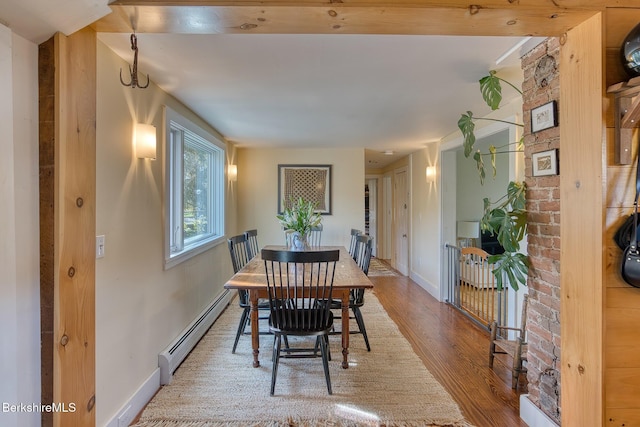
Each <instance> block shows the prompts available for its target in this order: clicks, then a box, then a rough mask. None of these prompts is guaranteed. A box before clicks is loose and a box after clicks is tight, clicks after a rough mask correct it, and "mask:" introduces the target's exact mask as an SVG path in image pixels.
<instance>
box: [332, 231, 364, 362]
mask: <svg viewBox="0 0 640 427" xmlns="http://www.w3.org/2000/svg"><path fill="white" fill-rule="evenodd" d="M372 252H373V238H372V237H370V236H367V235H364V234H360V235H358V236H356V238H355V249H354V254H355V256H354V261H355V262H356V264H358V267H360V269H361V270H362V272H363V273H364V274H366V275H369V265H370V264H371V254H372ZM363 305H364V289H352V290H351V292H350V293H349V309H350V310H351V311H352V312H353V317H350V319H354V320H355V321H356V324H357V325H358V330H357V331H349V332H350V333H352V334H362V337H363V338H364V344H365V345H366V346H367V351H371V346H370V345H369V336H368V335H367V328H366V327H365V324H364V317H363V316H362V311H360V307H362V306H363ZM341 308H342V301H340V300H339V299H332V300H331V309H332V310H339V309H341ZM334 317H335V318H336V319H340V318H341V316H338V315H335V316H334ZM331 333H332V334H339V333H340V332H336V331H332V332H331Z"/></svg>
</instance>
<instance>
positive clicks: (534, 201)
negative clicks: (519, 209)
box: [522, 38, 562, 423]
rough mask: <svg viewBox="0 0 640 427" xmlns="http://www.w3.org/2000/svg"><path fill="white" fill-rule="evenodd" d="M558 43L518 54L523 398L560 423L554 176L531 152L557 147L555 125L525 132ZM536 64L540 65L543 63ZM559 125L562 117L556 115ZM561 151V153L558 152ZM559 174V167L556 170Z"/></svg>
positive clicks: (554, 65) (555, 95)
mask: <svg viewBox="0 0 640 427" xmlns="http://www.w3.org/2000/svg"><path fill="white" fill-rule="evenodd" d="M559 54H560V44H559V41H558V39H557V38H550V39H547V40H546V41H545V42H544V43H542V44H541V45H539V46H538V47H537V48H535V49H534V50H532V51H531V52H529V53H528V54H527V55H526V56H525V57H524V58H523V59H522V68H523V70H524V83H523V85H522V89H523V94H524V96H523V98H524V105H523V114H524V117H523V118H524V125H525V126H524V142H525V177H526V178H525V182H526V184H527V210H528V231H529V234H528V248H527V249H528V252H529V257H530V260H531V269H530V271H529V280H528V292H529V310H528V316H527V334H528V337H527V338H528V341H529V351H528V356H527V358H528V363H527V367H528V374H527V379H528V381H529V398H530V399H531V401H532V402H533V403H534V404H535V405H537V406H538V407H540V409H542V411H543V412H545V413H546V414H547V415H549V416H550V417H551V418H552V419H554V420H555V421H556V422H558V423H560V188H559V187H560V177H559V176H558V175H555V176H545V177H534V176H533V173H532V158H531V156H532V154H533V153H537V152H539V151H545V150H550V149H556V148H559V147H560V128H559V126H558V127H553V128H550V129H546V130H543V131H540V132H536V133H532V132H531V109H532V108H535V107H538V106H540V105H543V104H545V103H547V102H549V101H553V100H555V101H558V99H559V97H560V92H559V91H560V86H559V85H560V82H559V77H558V65H559ZM542 65H546V66H545V67H543V66H542ZM559 124H560V125H562V118H561V117H560V118H559ZM559 155H562V153H559ZM560 173H562V171H560Z"/></svg>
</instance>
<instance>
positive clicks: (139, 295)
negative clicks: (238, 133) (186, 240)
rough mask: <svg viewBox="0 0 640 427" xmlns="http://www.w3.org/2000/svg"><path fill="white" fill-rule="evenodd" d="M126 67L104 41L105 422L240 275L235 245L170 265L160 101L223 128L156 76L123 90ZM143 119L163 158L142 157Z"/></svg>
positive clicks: (101, 274) (100, 108) (101, 369)
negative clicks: (136, 145)
mask: <svg viewBox="0 0 640 427" xmlns="http://www.w3.org/2000/svg"><path fill="white" fill-rule="evenodd" d="M127 67H128V65H127V64H126V63H125V62H124V61H122V60H121V59H120V58H119V57H118V56H116V55H115V54H114V53H113V52H112V51H111V50H110V49H109V48H107V47H106V46H105V45H104V44H102V43H101V42H98V67H97V68H98V76H97V77H98V80H97V81H98V84H97V99H98V105H97V137H96V144H97V147H96V156H97V166H96V192H97V200H96V211H97V212H96V233H97V234H98V235H101V234H102V235H105V236H106V251H105V257H104V258H100V259H97V260H96V340H97V343H96V398H97V402H99V403H98V404H97V405H96V408H97V409H96V411H97V412H96V425H98V426H102V425H105V423H107V422H108V421H109V420H111V419H112V418H113V417H114V416H115V415H116V414H117V413H119V411H120V410H121V409H123V408H122V407H123V405H124V404H125V403H126V402H128V400H129V399H131V397H132V395H133V394H134V393H135V392H136V390H137V389H138V388H139V387H140V386H141V385H142V384H143V383H144V382H145V381H146V380H147V379H148V378H149V377H150V376H151V375H152V374H153V373H154V371H155V370H156V369H157V367H158V353H160V352H161V351H162V350H163V349H164V348H165V347H166V346H167V345H168V344H169V343H170V342H171V341H172V340H173V339H174V338H175V337H176V336H177V335H178V334H179V333H180V332H181V331H182V330H183V329H184V328H185V326H187V325H188V324H189V323H190V322H191V321H192V320H193V319H194V318H195V317H196V316H197V315H198V314H199V313H200V312H201V311H202V310H203V309H204V308H205V307H206V306H207V305H208V304H209V303H210V302H211V301H212V300H213V299H214V298H215V297H216V296H217V295H218V294H219V293H220V292H221V291H222V290H223V288H222V286H223V284H224V283H225V282H226V280H227V279H228V278H229V277H231V275H232V273H233V271H232V268H231V262H230V259H229V253H228V250H227V247H226V244H221V245H218V246H216V247H214V248H213V249H211V250H210V251H208V252H206V253H204V254H201V255H199V256H196V257H194V258H191V259H190V260H188V261H186V262H183V263H182V264H179V265H178V266H176V267H174V268H171V269H169V270H167V271H164V270H163V226H162V218H163V215H162V165H163V156H162V146H161V141H162V139H161V138H160V136H161V132H160V129H162V109H161V107H162V105H163V104H166V105H168V106H169V107H171V108H172V109H173V110H175V111H178V112H179V113H180V114H182V115H184V116H185V117H187V118H189V119H190V120H191V121H193V122H195V123H197V124H198V125H199V126H201V127H203V128H204V129H207V130H208V131H209V132H211V133H213V134H216V135H217V133H216V131H215V130H214V129H212V128H211V127H210V126H209V125H207V124H206V123H204V122H203V121H202V120H200V119H199V118H198V117H196V116H195V115H194V114H193V113H192V112H190V111H189V110H188V109H187V108H185V107H184V106H183V105H182V104H180V103H179V102H178V101H177V100H175V99H174V98H172V97H171V96H169V95H167V94H166V93H165V92H163V91H162V90H160V89H159V88H158V87H157V86H156V85H154V84H153V82H152V84H151V86H150V87H149V88H148V89H131V88H129V87H125V86H122V85H121V84H120V81H119V78H118V74H119V70H120V68H122V69H125V70H126V69H127ZM151 77H152V78H153V76H151ZM134 120H138V121H141V122H144V123H153V124H154V125H155V126H156V128H157V129H158V130H159V133H158V143H159V144H158V145H159V146H158V150H157V154H158V156H157V160H155V161H152V160H147V159H137V158H136V157H135V155H134V152H133V146H132V126H133V123H134ZM229 148H230V152H229V153H228V157H232V156H233V155H234V149H233V147H232V146H231V145H229ZM228 194H229V197H228V198H227V218H229V219H230V221H227V226H229V224H231V226H232V227H234V226H235V225H234V224H235V217H236V206H235V196H234V194H235V188H234V186H229V187H228ZM227 230H229V228H227ZM232 231H233V230H232ZM158 386H159V383H158ZM133 415H135V414H133Z"/></svg>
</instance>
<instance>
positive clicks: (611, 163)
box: [604, 9, 640, 427]
mask: <svg viewBox="0 0 640 427" xmlns="http://www.w3.org/2000/svg"><path fill="white" fill-rule="evenodd" d="M638 23H640V10H638V9H607V14H606V20H605V47H606V85H607V87H608V86H610V85H612V84H615V83H618V82H621V81H626V80H628V78H629V77H628V76H627V75H626V74H625V73H624V70H623V69H622V66H621V64H620V46H621V45H622V42H623V40H624V38H625V37H626V35H627V34H628V33H629V31H630V30H631V29H632V28H633V27H634V26H635V25H637V24H638ZM604 107H605V111H606V124H607V127H606V149H607V151H606V184H607V193H606V235H605V242H604V244H605V248H606V255H607V256H606V276H605V286H606V289H605V302H606V304H605V310H604V317H605V338H604V357H605V372H604V377H605V381H604V387H605V401H604V406H605V425H607V426H612V427H613V426H616V427H622V426H637V425H640V357H638V355H639V354H640V289H635V288H633V287H631V286H629V285H627V284H626V283H625V282H624V281H623V280H622V279H621V277H620V274H619V266H620V262H621V255H622V251H621V250H620V249H619V248H618V247H617V246H616V244H615V243H614V241H613V235H614V233H615V231H616V230H617V229H618V227H619V226H620V224H621V223H622V222H623V221H624V218H625V217H627V216H628V215H629V214H630V213H631V212H632V210H633V199H634V196H635V179H636V165H635V161H636V158H637V155H638V139H637V131H636V132H635V137H634V141H633V151H632V159H633V161H634V163H633V164H631V165H618V164H616V163H615V154H614V153H615V152H614V150H615V133H614V108H613V107H614V102H613V97H609V98H606V99H605V101H604Z"/></svg>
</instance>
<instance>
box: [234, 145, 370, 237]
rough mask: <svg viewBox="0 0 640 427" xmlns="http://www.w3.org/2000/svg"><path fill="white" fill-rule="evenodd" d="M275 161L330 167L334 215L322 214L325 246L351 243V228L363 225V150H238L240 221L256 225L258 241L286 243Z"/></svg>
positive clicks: (362, 227)
mask: <svg viewBox="0 0 640 427" xmlns="http://www.w3.org/2000/svg"><path fill="white" fill-rule="evenodd" d="M278 164H318V165H319V164H323V165H325V164H326V165H333V167H332V174H333V178H332V201H331V203H332V214H331V215H323V219H322V224H323V227H324V231H323V233H322V244H323V245H340V246H347V247H348V246H349V240H350V231H351V229H352V228H358V229H364V149H346V148H345V149H341V148H338V149H336V148H323V149H304V148H298V149H292V148H280V149H257V148H239V149H238V188H239V195H238V197H239V198H238V212H239V213H240V217H239V220H238V224H239V226H240V229H241V230H244V229H251V228H257V229H258V241H259V243H260V245H261V246H264V245H269V244H276V245H281V244H284V234H283V232H282V228H281V226H280V224H279V223H278V220H277V219H276V214H277V205H278V202H277V200H278Z"/></svg>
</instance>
